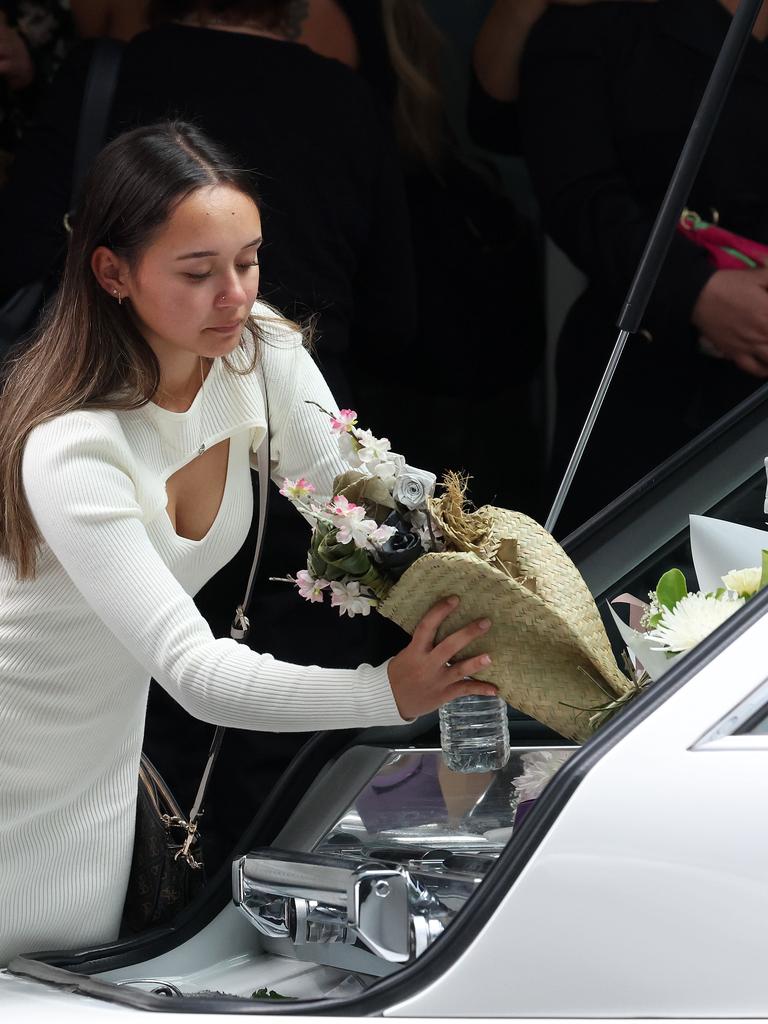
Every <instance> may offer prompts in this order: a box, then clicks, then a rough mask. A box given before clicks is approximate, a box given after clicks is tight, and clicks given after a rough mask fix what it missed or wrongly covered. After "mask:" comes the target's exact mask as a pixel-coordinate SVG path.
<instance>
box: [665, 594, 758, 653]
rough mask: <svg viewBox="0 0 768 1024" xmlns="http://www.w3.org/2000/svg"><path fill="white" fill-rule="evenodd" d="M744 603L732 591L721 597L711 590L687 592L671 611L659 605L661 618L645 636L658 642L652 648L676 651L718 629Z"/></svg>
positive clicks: (686, 648)
mask: <svg viewBox="0 0 768 1024" xmlns="http://www.w3.org/2000/svg"><path fill="white" fill-rule="evenodd" d="M743 604H744V598H743V597H738V596H737V595H736V594H734V593H732V592H731V591H726V592H725V594H723V595H722V597H715V596H714V595H713V594H703V593H698V594H686V596H685V597H682V598H681V599H680V600H679V601H678V602H677V604H676V605H675V607H674V608H673V609H672V610H671V611H670V610H669V609H668V608H664V609H662V618H661V621H660V622H659V624H658V626H656V628H655V629H652V630H650V631H649V632H648V633H647V634H646V636H647V637H648V639H650V640H655V641H656V642H657V643H658V644H659V645H660V646H659V647H657V648H654V650H661V651H668V652H669V653H670V654H679V653H682V652H683V651H690V649H691V648H692V647H695V646H696V644H698V643H699V642H700V641H702V640H703V639H704V637H706V636H709V634H710V633H711V632H712V631H713V630H714V629H717V627H718V626H720V625H721V624H722V623H723V622H725V620H726V619H729V618H730V617H731V615H733V613H734V612H736V611H738V610H739V608H741V606H742V605H743Z"/></svg>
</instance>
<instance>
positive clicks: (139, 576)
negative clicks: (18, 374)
mask: <svg viewBox="0 0 768 1024" xmlns="http://www.w3.org/2000/svg"><path fill="white" fill-rule="evenodd" d="M258 311H259V310H258V309H256V310H255V312H258ZM265 312H266V311H265ZM262 351H263V360H264V367H265V373H266V378H267V386H268V392H269V404H270V428H271V444H272V463H273V471H272V477H273V479H274V480H276V481H282V479H283V478H284V477H289V478H291V479H296V478H297V477H298V476H305V477H307V478H309V479H311V480H312V481H313V482H314V483H315V484H316V486H317V488H318V494H319V495H321V496H322V495H328V494H330V490H331V484H332V480H333V477H334V476H335V475H336V474H337V473H338V472H340V471H342V470H343V469H344V468H346V467H345V466H344V465H343V463H342V462H341V459H340V457H339V453H338V449H337V445H336V443H335V440H334V438H333V436H332V434H331V432H330V430H329V427H328V421H327V419H326V418H325V417H324V416H323V415H322V413H321V412H320V411H319V410H318V409H317V408H315V407H314V406H312V405H307V404H306V400H307V399H313V400H314V401H316V402H318V403H319V404H320V405H322V406H323V407H324V408H326V409H331V408H333V398H332V396H331V395H330V392H329V391H328V388H327V387H326V385H325V382H324V381H323V379H322V377H321V375H320V374H319V372H318V371H317V369H316V368H315V365H314V363H313V361H312V359H311V358H310V356H309V355H308V354H307V353H306V351H305V350H304V348H303V347H302V346H301V344H300V341H299V339H298V336H297V335H296V334H289V333H287V332H285V331H284V332H283V333H282V334H280V333H278V332H277V331H276V330H275V329H274V328H272V329H271V331H270V335H269V341H268V344H266V345H264V346H263V348H262ZM238 358H240V359H244V357H243V356H242V355H241V356H239V357H238ZM265 426H266V422H265V417H264V402H263V398H262V394H261V389H260V383H259V376H258V373H254V374H249V375H247V376H236V375H234V374H232V373H230V372H229V371H228V370H227V369H226V367H225V366H224V365H222V363H221V361H220V360H216V361H215V362H214V364H213V367H212V369H211V371H210V373H209V375H208V378H207V379H206V383H205V389H204V396H203V393H202V392H199V393H198V395H197V397H196V398H195V401H194V402H193V404H192V406H191V407H190V409H189V410H188V411H187V412H184V413H173V412H169V411H167V410H163V409H161V408H159V407H158V406H155V405H152V404H150V405H148V406H145V407H144V408H142V409H139V410H133V411H129V412H118V413H114V412H105V411H96V412H92V411H85V412H75V413H69V414H67V415H64V416H61V417H59V418H57V419H55V420H52V421H50V422H48V423H45V424H43V425H41V426H40V427H37V428H36V429H35V430H34V431H33V432H32V434H31V435H30V437H29V440H28V442H27V446H26V449H25V453H24V463H23V475H24V487H25V490H26V494H27V497H28V499H29V502H30V504H31V507H32V510H33V513H34V516H35V519H36V521H37V523H38V525H39V528H40V530H41V532H42V535H43V538H44V541H45V543H44V544H43V546H42V548H41V551H40V556H39V563H38V573H37V577H36V578H35V579H34V580H31V581H29V580H27V581H21V582H20V581H17V580H16V579H15V575H14V572H13V570H12V568H11V566H10V564H8V563H7V562H4V561H2V560H0V965H2V964H4V963H6V962H7V961H8V960H9V958H10V957H12V956H13V955H14V954H16V953H20V952H31V951H34V950H42V949H54V948H65V947H73V946H77V945H81V944H90V943H96V942H102V941H107V940H111V939H114V938H115V937H116V935H117V932H118V926H119V922H120V916H121V911H122V903H123V898H124V893H125V888H126V885H127V881H128V873H129V869H130V861H131V852H132V843H133V829H134V815H135V799H136V785H137V782H136V780H137V773H138V763H139V756H140V753H141V743H142V735H143V729H144V715H145V710H146V703H147V690H148V685H149V679H150V676H154V677H155V678H156V679H157V680H158V682H160V683H161V685H162V686H163V687H165V689H166V690H167V691H168V692H169V693H170V694H171V695H172V696H173V697H174V698H175V699H176V700H178V701H179V703H180V704H181V705H182V706H183V707H184V708H186V709H187V710H188V711H189V712H191V714H193V715H195V716H196V717H198V718H201V719H203V720H204V721H207V722H212V723H216V724H221V725H226V726H235V727H237V728H251V729H261V730H270V731H291V730H313V729H322V728H326V727H328V728H335V727H338V728H346V727H355V726H366V725H385V724H401V723H402V719H401V717H400V715H399V714H398V711H397V706H396V704H395V701H394V698H393V696H392V691H391V689H390V686H389V682H388V678H387V671H386V665H382V666H380V667H378V668H372V667H371V666H368V665H363V666H361V667H360V668H359V669H356V670H330V669H322V668H316V667H311V668H304V667H299V666H296V665H290V664H286V663H285V662H280V661H276V660H274V659H273V658H272V657H271V656H270V655H268V654H258V653H255V652H254V651H252V650H250V649H249V648H248V647H247V646H245V645H241V644H238V643H236V642H235V641H234V640H229V639H223V640H216V639H214V638H213V636H212V634H211V632H210V630H209V628H208V626H207V624H206V622H205V621H204V619H202V618H201V616H200V614H199V613H198V611H197V609H196V608H195V605H194V604H193V602H192V596H191V595H194V594H195V593H196V592H197V591H198V590H199V589H200V588H201V587H202V586H203V584H204V583H205V582H206V581H207V580H208V579H210V577H211V576H213V575H214V573H216V572H217V571H218V570H219V569H220V568H221V567H222V566H223V565H225V564H226V563H227V562H228V561H229V560H230V559H231V558H232V557H233V556H234V554H235V553H236V552H237V551H238V550H239V548H240V547H241V545H242V543H243V541H244V539H245V536H246V533H247V530H248V526H249V524H250V520H251V514H252V504H253V502H252V493H251V485H250V474H249V468H250V463H251V462H252V461H253V460H254V456H253V453H254V451H255V450H256V449H257V448H258V446H259V443H260V441H261V439H262V438H263V436H264V430H265ZM226 437H229V438H230V439H231V440H230V454H229V467H228V475H227V482H226V487H225V491H224V497H223V500H222V503H221V507H220V509H219V511H218V514H217V516H216V519H215V521H214V523H213V525H212V527H211V529H210V531H209V532H208V534H207V535H206V536H205V537H204V538H203V539H202V540H200V541H193V540H187V539H184V538H181V537H179V536H177V535H176V533H175V532H174V530H173V527H172V525H171V522H170V519H169V518H168V515H167V512H166V503H167V499H166V494H165V480H166V479H167V478H168V477H169V476H171V475H172V474H173V473H174V472H176V470H178V469H179V468H180V467H181V466H182V465H184V464H185V463H186V462H189V461H190V458H191V457H192V453H193V452H195V451H196V450H197V448H198V447H199V445H200V443H201V441H205V443H206V445H208V446H210V445H212V444H215V443H216V442H218V441H221V440H223V439H224V438H226ZM278 500H282V499H278ZM307 536H308V537H309V533H308V534H307ZM285 568H286V571H292V570H294V569H296V568H298V567H297V566H286V567H285ZM276 585H277V584H276ZM240 596H241V595H233V604H236V603H237V601H238V600H239V598H240ZM253 634H254V635H255V636H256V637H258V623H254V624H253Z"/></svg>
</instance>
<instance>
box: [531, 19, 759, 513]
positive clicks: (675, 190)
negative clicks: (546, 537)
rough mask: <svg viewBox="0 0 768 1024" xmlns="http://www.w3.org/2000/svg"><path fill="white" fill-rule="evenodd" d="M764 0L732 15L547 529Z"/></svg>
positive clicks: (638, 320)
mask: <svg viewBox="0 0 768 1024" xmlns="http://www.w3.org/2000/svg"><path fill="white" fill-rule="evenodd" d="M762 4H763V0H741V3H740V4H739V6H738V8H737V9H736V13H735V14H734V15H733V18H732V19H731V24H730V27H729V29H728V33H727V35H726V37H725V40H724V42H723V45H722V48H721V50H720V53H719V54H718V57H717V60H716V62H715V66H714V68H713V70H712V74H711V76H710V78H709V82H708V83H707V87H706V89H705V90H704V95H703V96H702V99H701V103H700V104H699V108H698V110H697V112H696V116H695V117H694V119H693V123H692V125H691V128H690V131H689V132H688V137H687V138H686V140H685V144H684V146H683V149H682V151H681V153H680V157H679V159H678V161H677V166H676V167H675V170H674V173H673V175H672V178H671V180H670V183H669V187H668V188H667V191H666V194H665V196H664V199H663V201H662V204H661V207H660V209H659V212H658V215H657V217H656V220H655V222H654V224H653V227H652V229H651V233H650V235H649V237H648V241H647V242H646V245H645V249H644V251H643V255H642V257H641V259H640V263H639V265H638V268H637V271H636V272H635V276H634V279H633V281H632V284H631V285H630V288H629V291H628V292H627V297H626V299H625V301H624V306H623V308H622V310H621V315H620V316H619V320H618V324H617V326H618V328H619V337H618V339H617V341H616V345H615V346H614V349H613V352H612V353H611V357H610V359H609V361H608V366H607V367H606V370H605V373H604V374H603V378H602V380H601V381H600V386H599V387H598V389H597V394H596V395H595V398H594V401H593V402H592V405H591V406H590V410H589V412H588V414H587V419H586V422H585V423H584V426H583V428H582V430H581V433H580V434H579V439H578V441H577V442H576V447H575V448H574V451H573V455H572V456H571V459H570V461H569V463H568V466H567V468H566V471H565V475H564V476H563V480H562V482H561V484H560V487H559V488H558V491H557V495H556V496H555V500H554V502H553V504H552V508H551V509H550V512H549V515H548V516H547V521H546V529H547V530H549V531H550V533H551V532H552V530H553V529H554V527H555V524H556V523H557V520H558V517H559V515H560V512H561V510H562V507H563V503H564V502H565V499H566V496H567V494H568V491H569V490H570V487H571V484H572V482H573V478H574V476H575V474H576V470H577V469H578V467H579V463H580V462H581V457H582V455H583V454H584V449H585V448H586V446H587V442H588V440H589V437H590V435H591V433H592V428H593V427H594V425H595V420H596V419H597V415H598V413H599V412H600V408H601V406H602V404H603V400H604V398H605V394H606V392H607V390H608V386H609V385H610V382H611V379H612V378H613V374H614V372H615V370H616V366H617V364H618V361H619V358H620V357H621V353H622V351H623V350H624V345H625V344H626V341H627V337H628V335H629V334H635V333H637V331H639V330H640V327H641V325H642V321H643V317H644V316H645V311H646V308H647V306H648V301H649V299H650V297H651V293H652V291H653V289H654V286H655V285H656V281H657V279H658V276H659V273H660V272H661V268H662V266H663V263H664V259H665V257H666V255H667V251H668V249H669V247H670V245H671V244H672V238H673V237H674V233H675V228H676V227H677V222H678V220H679V219H680V214H681V213H682V211H683V208H684V207H685V204H686V202H687V200H688V196H689V194H690V191H691V187H692V185H693V182H694V180H695V178H696V175H697V174H698V172H699V168H700V167H701V161H702V160H703V159H704V154H705V153H706V151H707V147H708V146H709V143H710V140H711V138H712V133H713V132H714V130H715V127H716V125H717V120H718V118H719V116H720V113H721V111H722V108H723V104H724V103H725V100H726V97H727V95H728V91H729V89H730V87H731V84H732V82H733V79H734V76H735V74H736V71H737V69H738V66H739V61H740V60H741V57H742V54H743V53H744V50H745V49H746V46H747V43H748V42H749V37H750V35H751V33H752V27H753V25H754V23H755V19H756V18H757V15H758V12H759V10H760V7H761V6H762Z"/></svg>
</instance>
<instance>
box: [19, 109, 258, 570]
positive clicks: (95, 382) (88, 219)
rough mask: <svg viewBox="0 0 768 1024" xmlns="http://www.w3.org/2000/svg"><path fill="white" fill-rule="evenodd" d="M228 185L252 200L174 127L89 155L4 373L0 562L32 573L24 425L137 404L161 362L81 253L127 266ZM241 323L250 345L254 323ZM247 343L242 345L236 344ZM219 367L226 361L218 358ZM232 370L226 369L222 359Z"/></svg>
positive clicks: (228, 170)
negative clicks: (186, 204) (51, 267)
mask: <svg viewBox="0 0 768 1024" xmlns="http://www.w3.org/2000/svg"><path fill="white" fill-rule="evenodd" d="M211 185H229V186H232V187H233V188H236V189H238V190H239V191H241V192H243V193H245V194H246V195H249V196H250V197H251V198H253V199H254V201H257V197H256V195H255V191H254V188H253V184H252V182H251V179H250V176H249V175H247V174H246V173H245V172H243V171H241V170H239V169H238V168H237V167H236V166H235V165H234V164H233V163H232V162H231V160H230V159H229V157H228V156H227V154H226V153H225V152H224V151H223V150H222V149H221V148H220V147H219V146H218V145H217V144H215V143H213V142H212V141H211V140H210V139H208V138H207V137H206V136H205V135H203V133H202V132H200V131H199V130H198V129H197V128H195V127H194V126H192V125H190V124H186V123H184V122H181V121H166V122H162V123H160V124H154V125H149V126H147V127H143V128H136V129H134V130H133V131H129V132H126V133H124V134H123V135H120V136H118V138H116V139H115V140H114V141H113V142H111V143H110V144H109V145H108V146H106V147H105V148H104V149H103V150H102V152H101V153H100V154H99V156H98V158H97V159H96V161H95V163H94V166H93V170H92V172H91V174H90V177H89V180H88V182H87V184H86V187H85V190H84V193H83V194H84V197H85V198H84V200H83V202H82V205H81V209H80V210H79V211H78V215H77V217H76V219H75V223H74V227H73V230H72V235H71V238H70V244H69V249H68V252H67V258H66V263H65V266H64V273H63V276H62V280H61V285H60V287H59V290H58V293H57V295H56V297H55V299H54V300H53V301H52V303H51V305H50V306H49V308H48V310H47V311H46V313H45V314H44V316H43V318H42V321H41V323H40V326H39V327H38V329H37V330H36V332H35V335H34V338H33V341H32V343H31V344H29V345H26V346H24V347H23V349H21V350H19V351H17V352H16V353H15V354H14V355H13V356H11V357H10V358H9V359H8V360H7V362H6V365H5V367H4V370H3V378H4V379H3V386H2V399H1V400H0V511H2V516H3V529H2V531H1V532H0V556H4V557H6V558H8V559H10V560H11V561H12V562H13V563H14V565H15V567H16V574H17V577H18V578H19V579H25V578H30V577H33V576H34V574H35V563H36V554H37V548H38V546H39V544H40V540H41V537H40V533H39V531H38V529H37V525H36V523H35V521H34V518H33V516H32V512H31V510H30V508H29V504H28V502H27V500H26V497H25V495H24V490H23V486H22V475H21V467H22V457H23V454H24V446H25V444H26V440H27V437H28V436H29V433H30V431H31V430H33V429H34V428H35V427H36V426H38V425H39V424H41V423H44V422H46V421H47V420H50V419H53V417H55V416H61V415H63V414H64V413H68V412H72V411H73V410H76V409H138V408H140V407H141V406H142V405H146V403H147V402H149V401H150V399H151V398H152V396H153V395H154V394H155V391H156V390H157V387H158V385H159V383H160V366H159V364H158V361H157V358H156V356H155V354H154V352H153V351H152V349H151V348H150V347H149V345H148V344H147V343H146V341H145V340H144V338H143V336H142V334H141V332H140V331H139V329H138V327H137V326H136V325H135V323H134V321H133V318H132V316H131V314H130V312H129V311H128V310H127V308H126V306H125V305H122V306H120V305H119V304H118V303H117V302H116V301H114V299H112V298H111V297H110V296H108V295H107V294H106V292H105V291H104V289H103V288H102V287H101V286H100V285H99V284H98V282H97V280H96V278H95V276H94V274H93V271H92V270H91V254H92V253H93V251H94V249H96V248H97V247H98V246H100V245H105V246H108V247H109V248H110V249H112V250H113V252H115V253H116V254H117V255H118V256H120V257H121V258H123V259H125V260H126V261H127V262H128V263H129V265H132V266H135V265H136V263H137V262H138V260H139V259H140V257H141V255H142V253H143V252H144V251H145V249H146V247H147V246H148V245H149V244H150V242H151V241H152V239H153V237H154V236H155V235H156V233H157V231H158V230H159V229H160V228H161V227H162V225H163V224H164V223H165V222H166V221H167V220H168V217H169V216H170V215H171V213H172V212H173V210H174V209H175V207H176V206H177V204H178V203H179V202H181V201H182V200H183V199H184V198H185V197H187V196H189V195H190V194H191V193H192V192H195V191H196V190H197V189H199V188H204V187H207V186H211ZM246 327H247V328H249V330H250V332H251V334H252V335H253V338H254V339H255V342H256V344H255V347H254V352H253V358H252V360H251V361H250V366H249V367H248V368H247V369H246V370H245V371H236V372H250V371H251V370H253V368H254V367H255V365H256V362H257V361H258V353H259V346H260V343H261V332H260V329H259V325H258V323H257V321H256V318H254V317H249V319H248V321H247V323H246ZM244 344H245V342H244V341H241V345H244ZM225 362H226V361H225ZM227 365H228V367H229V369H230V370H232V369H233V367H232V365H231V364H227Z"/></svg>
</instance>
